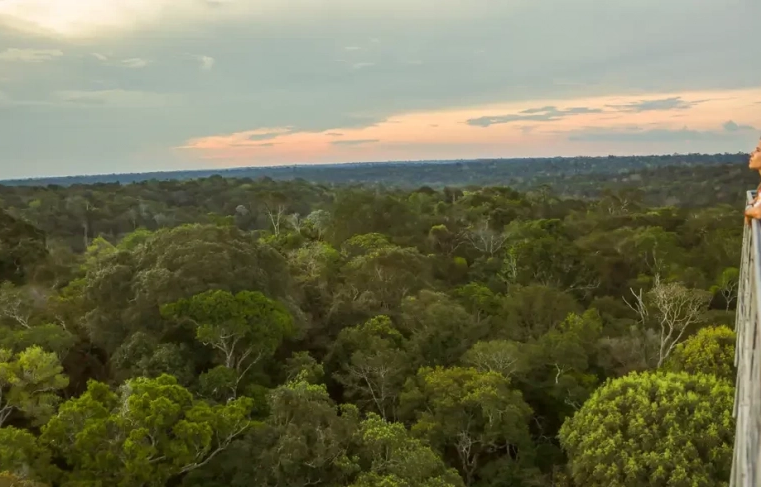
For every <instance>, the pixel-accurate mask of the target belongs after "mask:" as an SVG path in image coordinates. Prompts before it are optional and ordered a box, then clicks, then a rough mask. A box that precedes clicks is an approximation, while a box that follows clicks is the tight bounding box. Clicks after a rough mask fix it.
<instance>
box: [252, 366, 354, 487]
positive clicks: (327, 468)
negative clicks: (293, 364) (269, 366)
mask: <svg viewBox="0 0 761 487" xmlns="http://www.w3.org/2000/svg"><path fill="white" fill-rule="evenodd" d="M305 377H306V376H305V375H299V376H297V377H296V378H295V379H294V380H292V381H291V382H289V383H287V384H285V385H283V386H280V387H278V388H276V389H274V390H273V391H272V392H271V394H270V396H269V402H270V410H271V411H272V413H271V415H270V417H269V418H267V420H266V421H265V423H264V425H263V428H262V429H261V430H260V431H259V432H258V433H257V439H256V441H257V442H258V444H259V450H260V453H259V455H258V458H257V461H256V464H255V465H252V467H253V468H254V469H255V473H252V474H251V478H257V479H258V482H259V484H260V485H283V486H285V485H315V484H326V485H341V484H342V481H343V480H345V479H347V478H348V476H349V475H350V474H352V473H353V472H355V471H356V470H357V469H358V467H357V465H356V464H355V460H354V459H353V458H352V454H351V452H350V451H349V448H350V441H351V439H352V437H353V435H354V433H355V431H356V428H357V424H358V422H359V413H358V411H357V409H356V408H355V407H354V406H351V405H346V406H341V407H336V405H335V403H334V402H333V401H332V400H331V399H330V396H328V392H327V390H326V388H325V386H324V385H323V384H310V383H309V382H307V381H306V380H305ZM285 452H287V453H285ZM247 485H251V483H249V484H247Z"/></svg>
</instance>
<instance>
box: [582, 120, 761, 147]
mask: <svg viewBox="0 0 761 487" xmlns="http://www.w3.org/2000/svg"><path fill="white" fill-rule="evenodd" d="M755 130H756V129H755V128H753V127H751V126H749V125H738V124H736V123H735V122H732V121H731V120H730V121H728V122H726V123H724V124H723V125H722V127H721V129H716V130H697V129H690V128H689V127H686V126H685V127H682V128H679V129H673V128H666V127H660V128H651V129H646V128H644V127H641V126H629V127H617V128H587V129H581V130H575V131H572V132H571V133H570V134H569V136H568V140H569V141H572V142H652V143H662V142H694V141H706V140H719V139H724V138H727V137H732V136H734V135H735V134H736V133H738V132H748V131H755Z"/></svg>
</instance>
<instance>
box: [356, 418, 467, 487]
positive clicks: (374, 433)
mask: <svg viewBox="0 0 761 487" xmlns="http://www.w3.org/2000/svg"><path fill="white" fill-rule="evenodd" d="M358 443H359V445H358V448H357V454H358V456H359V458H360V459H361V461H362V462H361V463H362V464H364V465H367V467H366V469H365V470H364V471H363V472H362V473H360V474H359V476H358V477H357V479H356V480H355V481H354V482H353V483H352V484H351V487H461V486H462V479H461V478H460V476H459V475H457V472H456V471H455V470H453V469H449V468H447V467H446V465H445V464H444V462H443V461H442V460H441V458H440V457H439V456H438V455H436V453H435V452H434V451H433V450H432V449H431V448H430V447H428V446H427V445H425V444H424V443H423V442H422V441H420V440H417V439H415V438H413V437H412V436H410V434H409V432H408V431H407V430H406V429H405V427H404V425H402V424H400V423H389V422H387V421H384V420H383V419H382V418H380V417H379V416H378V415H376V414H373V413H370V414H369V415H368V417H367V419H366V420H364V421H362V423H361V425H360V428H359V432H358Z"/></svg>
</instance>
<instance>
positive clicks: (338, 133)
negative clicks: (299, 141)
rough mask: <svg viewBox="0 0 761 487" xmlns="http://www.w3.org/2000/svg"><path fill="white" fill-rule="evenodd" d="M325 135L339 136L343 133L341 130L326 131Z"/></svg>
mask: <svg viewBox="0 0 761 487" xmlns="http://www.w3.org/2000/svg"><path fill="white" fill-rule="evenodd" d="M325 135H327V136H329V137H341V136H342V135H343V134H342V133H341V132H327V133H326V134H325Z"/></svg>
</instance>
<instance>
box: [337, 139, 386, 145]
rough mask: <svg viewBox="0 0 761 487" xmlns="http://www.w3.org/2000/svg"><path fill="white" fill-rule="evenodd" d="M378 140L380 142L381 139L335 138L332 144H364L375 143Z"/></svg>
mask: <svg viewBox="0 0 761 487" xmlns="http://www.w3.org/2000/svg"><path fill="white" fill-rule="evenodd" d="M376 142H380V139H353V140H334V141H332V142H331V144H332V145H363V144H374V143H376Z"/></svg>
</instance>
